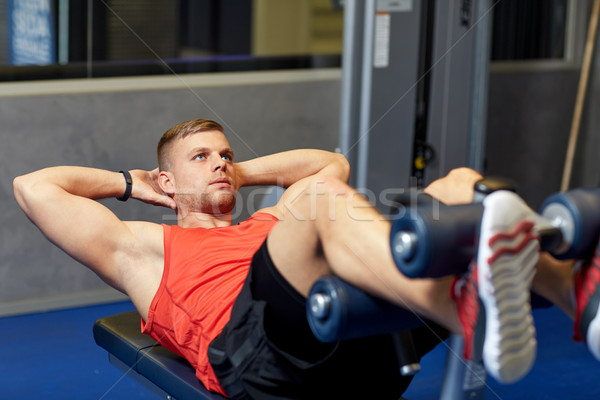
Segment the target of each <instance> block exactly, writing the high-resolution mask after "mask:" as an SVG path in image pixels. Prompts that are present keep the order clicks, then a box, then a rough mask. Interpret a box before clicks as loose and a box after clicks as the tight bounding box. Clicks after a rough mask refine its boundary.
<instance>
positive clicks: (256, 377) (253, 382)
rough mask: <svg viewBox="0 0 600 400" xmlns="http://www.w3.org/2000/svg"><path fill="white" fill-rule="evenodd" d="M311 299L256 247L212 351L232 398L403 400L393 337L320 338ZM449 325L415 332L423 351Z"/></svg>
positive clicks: (264, 248) (403, 382) (405, 384)
mask: <svg viewBox="0 0 600 400" xmlns="http://www.w3.org/2000/svg"><path fill="white" fill-rule="evenodd" d="M305 307H306V302H305V298H304V297H303V296H302V295H301V294H300V293H298V292H297V291H296V290H295V289H294V288H293V287H292V286H290V284H289V283H288V282H287V281H286V280H285V279H284V278H283V277H282V276H281V274H280V273H279V272H278V270H277V269H276V268H275V266H274V265H273V262H272V260H271V257H270V256H269V253H268V251H267V245H266V241H265V242H264V243H263V245H262V246H261V248H260V249H259V250H258V251H257V252H256V254H255V255H254V258H253V260H252V264H251V266H250V272H249V274H248V277H247V279H246V282H245V283H244V286H243V288H242V291H241V292H240V294H239V296H238V297H237V299H236V301H235V303H234V305H233V310H232V313H231V319H230V321H229V322H228V323H227V325H226V326H225V328H224V329H223V332H222V333H221V334H220V335H219V336H218V337H217V338H216V339H215V340H213V342H212V343H211V344H210V347H209V350H208V356H209V360H210V363H211V365H212V366H213V368H214V370H215V373H216V375H217V377H218V378H219V382H220V383H221V386H222V387H223V389H224V390H225V391H226V393H227V394H228V395H229V396H230V397H231V398H233V399H261V400H262V399H321V398H322V399H325V398H327V399H336V398H354V399H360V398H376V399H395V400H396V399H398V398H399V397H400V396H401V394H402V393H403V392H404V391H405V390H406V388H407V387H408V384H409V383H410V381H411V379H410V378H406V377H403V376H401V375H400V373H399V367H398V362H397V359H396V356H395V350H394V347H393V341H392V337H391V336H390V335H386V336H378V337H370V338H364V339H357V340H349V341H342V342H339V343H335V344H331V343H321V342H319V341H318V340H317V339H316V338H315V337H314V336H313V334H312V331H311V330H310V327H309V325H308V322H307V319H306V308H305ZM445 334H447V332H445V331H443V330H442V331H437V332H432V331H431V329H430V328H427V329H423V332H422V333H419V334H418V335H414V334H413V336H414V338H415V342H416V343H415V345H416V348H417V352H418V353H419V356H421V355H423V354H425V353H426V352H428V351H429V350H430V349H432V348H433V347H434V346H435V345H436V344H437V343H439V338H440V335H445Z"/></svg>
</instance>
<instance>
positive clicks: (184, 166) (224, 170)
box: [170, 131, 238, 214]
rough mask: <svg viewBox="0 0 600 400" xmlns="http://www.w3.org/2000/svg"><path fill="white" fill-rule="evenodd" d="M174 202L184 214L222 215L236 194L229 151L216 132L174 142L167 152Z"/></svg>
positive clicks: (203, 133) (231, 204) (228, 209)
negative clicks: (186, 212)
mask: <svg viewBox="0 0 600 400" xmlns="http://www.w3.org/2000/svg"><path fill="white" fill-rule="evenodd" d="M170 154H171V160H172V168H171V173H172V179H173V184H174V188H175V191H174V195H175V196H174V199H175V201H176V202H177V206H178V207H179V208H181V207H185V208H186V209H187V210H188V212H202V213H207V214H225V213H228V212H231V210H232V209H233V206H234V205H235V197H236V194H237V191H238V184H237V180H236V173H235V166H234V164H233V151H232V150H231V148H230V147H229V142H228V141H227V139H226V138H225V135H223V133H221V132H219V131H206V132H198V133H194V134H191V135H188V136H186V137H185V138H183V139H175V140H174V142H173V143H172V148H171V153H170Z"/></svg>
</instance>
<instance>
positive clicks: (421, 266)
mask: <svg viewBox="0 0 600 400" xmlns="http://www.w3.org/2000/svg"><path fill="white" fill-rule="evenodd" d="M479 185H480V187H479V189H480V192H482V193H481V195H482V196H484V195H486V194H488V193H489V192H492V191H495V190H508V189H510V188H509V187H506V186H504V184H503V183H500V184H498V185H496V183H494V182H492V184H491V185H490V184H489V181H488V184H482V183H481V182H480V183H479ZM490 188H491V189H490ZM476 191H477V188H476ZM417 197H418V195H417V196H416V197H415V198H417ZM424 198H425V199H427V196H426V195H425V197H424ZM483 210H484V206H483V205H482V204H481V203H480V200H476V202H474V203H473V204H467V205H460V206H444V205H441V204H439V203H436V202H432V201H429V200H425V201H420V202H419V201H417V204H415V206H413V207H411V208H409V209H400V210H399V211H398V212H397V214H396V218H394V220H393V224H392V231H391V235H390V245H391V251H392V254H393V257H394V259H395V262H396V265H397V267H398V269H399V270H400V271H401V272H402V273H404V274H405V275H407V276H409V277H414V278H417V277H441V276H446V275H456V274H462V273H464V272H466V271H467V269H468V266H469V263H470V262H471V260H472V259H473V258H475V256H476V243H477V240H478V234H479V225H480V222H481V217H482V214H483ZM528 218H530V219H532V220H533V221H535V226H534V231H535V232H536V234H537V235H538V236H539V240H540V250H541V251H548V252H550V253H551V254H553V256H555V257H557V258H559V259H587V258H589V257H591V256H592V254H593V252H594V251H595V249H596V246H597V245H598V239H599V237H600V189H575V190H571V191H569V192H565V193H557V194H554V195H552V196H550V197H548V198H547V200H546V201H545V202H544V203H543V205H542V207H541V209H540V212H539V214H538V213H534V212H533V211H531V213H530V215H529V216H528ZM535 301H539V300H537V299H535V298H532V303H533V302H535ZM532 306H533V307H534V308H535V307H536V305H535V304H533V305H532ZM543 306H545V305H543ZM307 316H308V319H309V323H310V325H311V328H312V330H313V332H314V333H315V336H316V337H317V338H319V339H320V340H322V341H325V342H331V341H336V340H343V339H350V338H357V337H363V336H372V335H380V334H383V333H386V332H396V331H399V330H406V329H412V328H415V327H417V326H420V325H422V324H426V323H427V321H425V320H424V319H422V318H421V317H419V316H417V315H414V314H412V313H410V312H409V311H407V310H405V309H403V308H400V307H397V306H395V305H393V304H391V303H389V302H387V301H384V300H382V299H379V298H376V297H373V296H370V295H368V294H366V293H364V292H362V291H361V290H359V289H357V288H356V287H354V286H352V285H350V284H348V283H347V282H344V281H342V280H341V279H339V278H336V277H325V278H322V279H321V280H319V281H317V282H316V283H315V285H314V286H313V288H312V290H311V293H310V296H309V301H308V304H307ZM404 344H405V346H406V345H408V344H407V343H406V342H404ZM481 345H482V344H481ZM463 346H464V342H463V340H462V338H460V337H458V336H457V335H452V337H451V339H450V344H449V349H450V350H449V352H448V357H447V364H446V370H445V377H444V383H443V385H442V388H441V394H440V399H442V400H450V399H454V400H463V399H465V400H466V399H482V398H483V395H484V389H485V381H486V371H485V369H484V368H483V364H482V362H481V360H480V359H479V358H478V357H476V358H475V361H473V362H469V363H466V362H465V360H462V359H461V358H460V357H457V355H458V354H462V348H463ZM480 351H481V349H479V352H480ZM407 354H408V356H407V357H406V356H405V358H401V368H403V369H406V370H407V371H411V373H416V372H418V370H419V367H418V363H419V360H418V359H415V358H411V357H410V353H407Z"/></svg>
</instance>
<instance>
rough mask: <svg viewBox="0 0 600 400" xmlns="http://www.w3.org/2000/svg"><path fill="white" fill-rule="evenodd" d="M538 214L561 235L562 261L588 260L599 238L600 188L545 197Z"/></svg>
mask: <svg viewBox="0 0 600 400" xmlns="http://www.w3.org/2000/svg"><path fill="white" fill-rule="evenodd" d="M540 214H541V215H542V216H543V217H545V218H546V219H548V220H549V221H551V223H552V224H553V225H554V226H556V227H558V228H559V229H560V230H561V232H562V237H563V246H562V247H560V248H558V249H556V250H554V251H552V253H553V255H554V256H556V257H557V258H561V259H572V258H588V257H590V256H591V255H592V253H593V251H594V249H595V248H596V245H597V244H598V237H599V236H600V189H574V190H569V191H567V192H564V193H556V194H553V195H551V196H550V197H548V198H547V199H546V200H545V201H544V203H543V204H542V207H541V209H540Z"/></svg>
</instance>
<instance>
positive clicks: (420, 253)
mask: <svg viewBox="0 0 600 400" xmlns="http://www.w3.org/2000/svg"><path fill="white" fill-rule="evenodd" d="M482 214H483V205H481V204H465V205H457V206H442V205H440V206H435V205H434V204H432V206H431V207H416V208H412V209H409V210H408V211H407V212H405V213H403V214H398V215H396V216H395V217H394V218H393V220H392V231H391V234H390V245H391V250H392V256H393V257H394V261H395V262H396V265H397V267H398V269H399V270H400V271H401V272H402V273H403V274H404V275H406V276H408V277H410V278H423V277H431V278H435V277H441V276H448V275H453V274H459V273H462V272H465V271H466V270H467V269H468V266H469V262H470V261H471V259H472V258H473V256H474V253H475V243H476V240H477V233H478V230H479V224H480V221H481V216H482Z"/></svg>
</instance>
